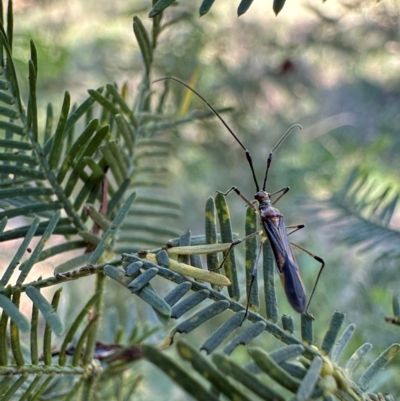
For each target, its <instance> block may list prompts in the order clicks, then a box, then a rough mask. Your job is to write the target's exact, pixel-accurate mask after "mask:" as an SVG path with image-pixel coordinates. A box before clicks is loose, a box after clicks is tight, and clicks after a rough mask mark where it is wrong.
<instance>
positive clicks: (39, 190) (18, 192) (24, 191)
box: [0, 186, 54, 199]
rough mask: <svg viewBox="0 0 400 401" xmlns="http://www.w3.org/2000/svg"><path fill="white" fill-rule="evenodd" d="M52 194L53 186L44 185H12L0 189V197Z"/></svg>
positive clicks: (48, 195) (47, 195)
mask: <svg viewBox="0 0 400 401" xmlns="http://www.w3.org/2000/svg"><path fill="white" fill-rule="evenodd" d="M53 194H54V190H53V188H46V187H28V186H26V187H20V186H13V187H12V188H5V189H0V199H6V198H16V197H28V196H34V197H39V196H46V197H50V196H51V195H53Z"/></svg>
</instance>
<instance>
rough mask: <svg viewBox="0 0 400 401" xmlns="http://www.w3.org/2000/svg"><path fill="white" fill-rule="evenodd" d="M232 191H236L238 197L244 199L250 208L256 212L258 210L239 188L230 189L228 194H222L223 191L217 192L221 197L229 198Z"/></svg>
mask: <svg viewBox="0 0 400 401" xmlns="http://www.w3.org/2000/svg"><path fill="white" fill-rule="evenodd" d="M232 191H234V192H235V193H236V194H237V195H239V196H240V197H241V198H242V199H243V201H244V202H245V203H247V205H248V206H249V207H251V208H252V209H254V210H257V208H256V207H255V206H254V204H253V202H251V201H249V200H248V199H247V198H246V197H245V196H244V195H242V193H241V192H240V191H239V189H238V188H237V187H232V188H230V189H228V190H227V191H226V192H221V191H216V192H218V193H220V194H221V195H224V196H227V195H229V194H230V193H231V192H232Z"/></svg>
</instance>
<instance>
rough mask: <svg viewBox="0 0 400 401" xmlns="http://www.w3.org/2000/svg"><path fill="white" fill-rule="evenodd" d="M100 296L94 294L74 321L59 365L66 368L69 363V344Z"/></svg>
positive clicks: (66, 336)
mask: <svg viewBox="0 0 400 401" xmlns="http://www.w3.org/2000/svg"><path fill="white" fill-rule="evenodd" d="M99 298H100V294H98V293H96V294H94V295H93V296H92V297H91V298H90V299H89V301H88V302H87V303H86V305H85V306H84V307H83V308H82V310H81V311H80V312H79V314H78V316H77V317H76V318H75V319H74V320H73V323H72V326H71V327H70V328H69V330H68V332H67V334H66V335H65V338H64V341H63V343H62V345H61V347H60V356H59V360H58V364H59V365H60V366H64V365H65V364H66V362H67V355H66V350H67V347H68V345H69V343H71V342H72V340H73V338H74V335H75V333H76V332H77V331H78V328H79V326H80V324H81V323H82V322H83V321H84V320H85V319H86V318H87V316H88V314H89V312H90V310H91V308H92V307H93V306H94V305H95V304H96V303H97V302H98V301H99Z"/></svg>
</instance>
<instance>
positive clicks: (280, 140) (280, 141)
mask: <svg viewBox="0 0 400 401" xmlns="http://www.w3.org/2000/svg"><path fill="white" fill-rule="evenodd" d="M296 127H298V128H300V129H303V128H302V126H301V125H300V124H294V125H292V126H291V127H290V128H289V129H288V130H287V131H286V132H285V133H284V134H283V135H282V136H281V137H280V139H279V141H278V142H277V143H276V144H275V146H274V147H273V148H272V149H271V152H270V153H269V156H268V159H267V169H266V170H265V176H264V182H263V187H262V189H263V191H265V187H266V186H267V178H268V171H269V166H270V165H271V163H272V155H273V153H274V152H275V150H276V149H277V148H278V146H279V145H280V144H281V143H282V142H283V141H284V140H285V139H286V137H287V136H288V135H289V134H290V133H291V132H292V130H293V129H294V128H296Z"/></svg>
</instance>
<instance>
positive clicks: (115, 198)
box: [107, 178, 131, 217]
mask: <svg viewBox="0 0 400 401" xmlns="http://www.w3.org/2000/svg"><path fill="white" fill-rule="evenodd" d="M130 184H131V180H130V178H127V179H125V180H124V182H123V183H122V184H121V185H120V186H119V188H118V190H117V192H115V194H114V195H113V197H112V198H111V199H110V202H109V203H108V208H107V217H110V216H111V214H112V213H113V211H114V209H115V208H116V207H117V206H118V205H119V203H120V202H121V201H122V198H123V196H124V195H125V192H126V191H127V190H128V189H129V187H130ZM130 212H131V210H130V211H129V214H130Z"/></svg>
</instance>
